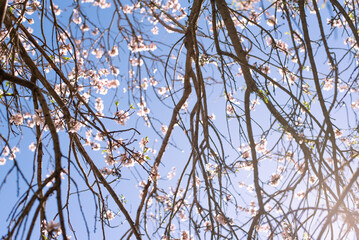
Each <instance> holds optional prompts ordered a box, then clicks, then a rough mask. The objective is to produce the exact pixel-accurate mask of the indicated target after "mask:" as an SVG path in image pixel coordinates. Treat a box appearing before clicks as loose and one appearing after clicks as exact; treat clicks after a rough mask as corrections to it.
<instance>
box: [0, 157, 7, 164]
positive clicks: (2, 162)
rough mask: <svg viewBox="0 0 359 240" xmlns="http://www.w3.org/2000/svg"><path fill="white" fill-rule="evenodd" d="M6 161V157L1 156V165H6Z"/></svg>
mask: <svg viewBox="0 0 359 240" xmlns="http://www.w3.org/2000/svg"><path fill="white" fill-rule="evenodd" d="M5 163H6V158H4V157H0V165H4V164H5Z"/></svg>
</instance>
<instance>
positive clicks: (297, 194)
mask: <svg viewBox="0 0 359 240" xmlns="http://www.w3.org/2000/svg"><path fill="white" fill-rule="evenodd" d="M295 197H296V198H298V199H303V198H304V197H305V191H300V192H297V193H296V194H295Z"/></svg>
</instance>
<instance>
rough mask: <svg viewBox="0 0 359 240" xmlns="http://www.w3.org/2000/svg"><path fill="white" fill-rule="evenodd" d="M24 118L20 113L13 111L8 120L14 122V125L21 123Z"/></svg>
mask: <svg viewBox="0 0 359 240" xmlns="http://www.w3.org/2000/svg"><path fill="white" fill-rule="evenodd" d="M23 121H24V118H23V116H22V114H21V113H14V114H13V115H12V116H11V117H10V122H11V123H14V124H16V125H21V124H23Z"/></svg>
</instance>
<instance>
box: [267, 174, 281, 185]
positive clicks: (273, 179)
mask: <svg viewBox="0 0 359 240" xmlns="http://www.w3.org/2000/svg"><path fill="white" fill-rule="evenodd" d="M281 179H282V175H281V174H279V173H273V174H272V177H271V179H270V183H269V185H271V186H273V187H276V186H278V184H279V182H280V180H281Z"/></svg>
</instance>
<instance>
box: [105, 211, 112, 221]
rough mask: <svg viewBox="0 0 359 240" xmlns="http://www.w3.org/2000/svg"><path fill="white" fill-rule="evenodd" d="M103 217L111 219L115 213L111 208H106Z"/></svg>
mask: <svg viewBox="0 0 359 240" xmlns="http://www.w3.org/2000/svg"><path fill="white" fill-rule="evenodd" d="M104 217H105V218H107V219H108V220H109V221H111V220H113V219H114V218H115V214H114V213H113V212H112V211H111V210H107V211H106V212H105V214H104Z"/></svg>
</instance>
